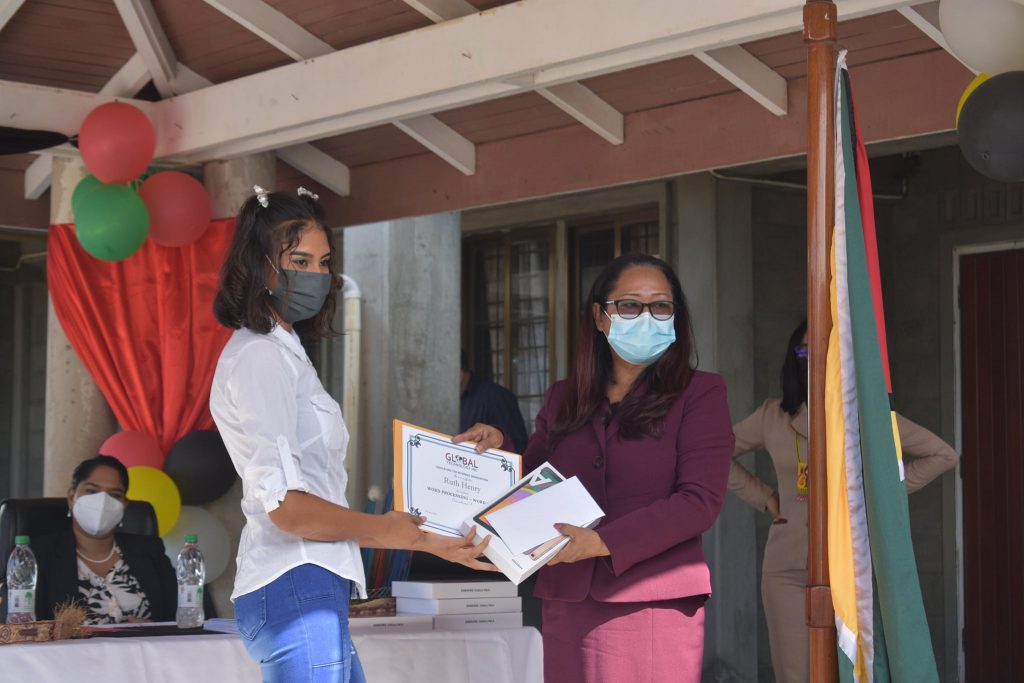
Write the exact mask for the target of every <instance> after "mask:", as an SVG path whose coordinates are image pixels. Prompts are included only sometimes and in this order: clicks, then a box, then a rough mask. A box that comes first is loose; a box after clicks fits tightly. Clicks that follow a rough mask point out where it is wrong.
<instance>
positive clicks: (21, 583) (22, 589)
mask: <svg viewBox="0 0 1024 683" xmlns="http://www.w3.org/2000/svg"><path fill="white" fill-rule="evenodd" d="M14 543H15V546H14V552H12V553H11V556H10V558H8V560H7V623H8V624H24V623H26V622H29V621H35V620H36V578H37V577H38V576H39V570H38V569H37V568H36V556H35V555H34V554H33V553H32V549H31V548H29V547H28V536H15V538H14Z"/></svg>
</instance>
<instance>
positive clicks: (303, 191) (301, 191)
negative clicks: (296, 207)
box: [296, 187, 320, 202]
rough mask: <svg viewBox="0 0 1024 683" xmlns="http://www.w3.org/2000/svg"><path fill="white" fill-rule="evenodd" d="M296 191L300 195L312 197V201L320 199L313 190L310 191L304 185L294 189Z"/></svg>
mask: <svg viewBox="0 0 1024 683" xmlns="http://www.w3.org/2000/svg"><path fill="white" fill-rule="evenodd" d="M296 193H298V195H299V196H300V197H301V196H303V195H305V196H307V197H309V198H310V199H312V200H313V201H314V202H317V201H320V195H318V194H316V193H315V192H310V191H309V190H307V189H306V188H304V187H300V188H299V189H298V190H296Z"/></svg>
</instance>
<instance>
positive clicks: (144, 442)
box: [100, 432, 164, 469]
mask: <svg viewBox="0 0 1024 683" xmlns="http://www.w3.org/2000/svg"><path fill="white" fill-rule="evenodd" d="M100 453H101V454H102V455H112V456H114V457H115V458H117V459H118V460H120V461H121V464H123V465H124V466H125V467H136V466H139V465H142V466H145V467H154V468H156V469H160V466H161V465H163V462H164V454H163V453H162V452H161V451H160V445H159V444H158V443H157V442H156V439H155V438H153V437H152V436H150V435H149V434H144V433H142V432H118V433H117V434H114V435H113V436H111V437H110V438H109V439H107V440H106V441H104V442H103V445H102V446H100Z"/></svg>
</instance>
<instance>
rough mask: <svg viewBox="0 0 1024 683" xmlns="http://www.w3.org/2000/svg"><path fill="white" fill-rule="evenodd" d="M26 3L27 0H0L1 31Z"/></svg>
mask: <svg viewBox="0 0 1024 683" xmlns="http://www.w3.org/2000/svg"><path fill="white" fill-rule="evenodd" d="M24 4H25V0H0V31H3V30H4V26H7V22H8V21H10V20H11V17H13V16H14V15H15V13H17V11H18V10H19V9H21V6H22V5H24Z"/></svg>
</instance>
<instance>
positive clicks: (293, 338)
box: [267, 323, 311, 363]
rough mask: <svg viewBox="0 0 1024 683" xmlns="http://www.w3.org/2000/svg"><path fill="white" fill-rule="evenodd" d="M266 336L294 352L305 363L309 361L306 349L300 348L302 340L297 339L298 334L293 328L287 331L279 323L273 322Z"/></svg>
mask: <svg viewBox="0 0 1024 683" xmlns="http://www.w3.org/2000/svg"><path fill="white" fill-rule="evenodd" d="M267 336H268V337H270V338H271V339H273V340H274V341H276V342H277V343H278V344H280V345H281V346H283V347H285V348H286V349H288V350H289V351H291V352H292V353H294V354H295V355H296V356H298V357H299V358H300V359H301V360H303V361H305V362H306V363H309V362H311V361H310V360H309V356H307V355H306V349H304V348H302V342H301V341H300V340H299V335H298V334H296V333H295V330H292V331H291V332H289V331H288V330H286V329H285V328H284V327H282V326H281V325H278V324H276V323H275V325H274V327H272V328H271V330H270V333H269V334H268V335H267Z"/></svg>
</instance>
